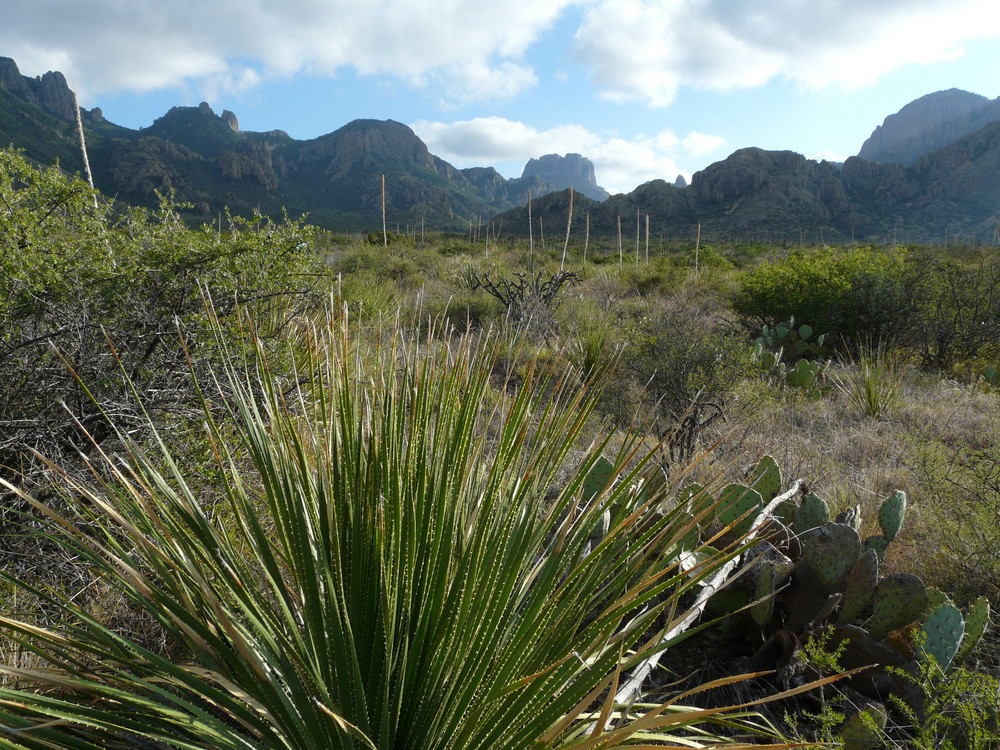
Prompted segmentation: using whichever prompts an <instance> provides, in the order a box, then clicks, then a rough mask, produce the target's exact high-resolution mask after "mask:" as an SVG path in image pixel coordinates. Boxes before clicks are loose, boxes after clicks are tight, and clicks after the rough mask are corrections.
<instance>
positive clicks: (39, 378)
mask: <svg viewBox="0 0 1000 750" xmlns="http://www.w3.org/2000/svg"><path fill="white" fill-rule="evenodd" d="M220 229H221V228H220V227H215V228H209V227H202V228H200V229H196V230H191V229H189V228H187V227H186V226H185V225H184V224H183V223H182V222H181V221H180V219H179V217H178V214H177V212H176V207H175V206H174V205H173V204H171V203H170V202H169V201H167V200H164V202H163V204H162V206H161V208H160V209H159V210H158V211H156V212H153V213H150V212H147V211H144V210H140V209H132V210H127V211H124V212H122V213H116V210H115V207H114V206H113V205H111V204H108V203H105V202H103V201H100V200H95V195H94V193H92V192H91V191H90V190H89V189H88V188H87V186H86V185H84V184H83V183H82V182H81V181H80V180H79V179H73V178H68V177H66V176H65V175H63V174H62V173H61V172H60V171H59V170H58V169H55V168H52V169H48V170H44V171H41V170H37V169H35V168H33V167H32V166H31V165H30V164H28V163H27V161H26V160H25V159H24V158H23V157H21V156H20V155H18V154H16V153H12V152H10V151H0V267H2V269H3V273H2V274H0V380H2V381H3V382H4V388H3V389H0V422H2V423H3V424H5V425H8V426H9V427H8V428H7V429H6V434H5V440H4V441H3V442H2V444H0V465H2V466H4V467H17V468H18V469H19V470H21V471H27V470H28V467H29V466H31V465H32V464H33V463H34V461H35V459H34V458H33V457H32V455H31V453H30V448H29V447H31V448H37V449H40V450H42V451H43V452H44V453H45V454H46V455H47V456H48V457H49V458H50V459H59V458H60V457H62V456H73V455H75V454H76V452H77V450H78V449H79V446H81V445H82V444H83V442H85V433H84V430H85V431H86V432H89V434H90V435H91V436H92V437H94V438H96V439H97V440H98V441H101V440H102V439H103V438H105V437H113V431H112V430H111V428H110V426H109V424H108V421H107V419H106V418H105V416H104V415H102V414H101V413H100V412H99V411H98V410H97V409H96V408H95V407H94V406H93V405H92V404H91V403H90V401H89V399H88V398H87V397H86V396H85V394H84V392H83V390H82V389H81V388H80V386H79V385H78V383H77V382H76V380H75V379H74V377H75V375H76V376H79V377H80V378H81V379H82V380H83V381H84V382H86V383H87V387H88V388H89V389H91V391H92V392H93V393H95V394H97V396H98V397H99V398H100V399H101V401H102V402H103V403H104V405H105V408H106V410H107V411H108V412H110V413H114V414H115V415H116V418H117V419H118V420H119V421H120V423H121V424H130V425H131V427H132V428H134V429H136V430H140V431H142V430H144V425H145V424H146V420H145V419H144V418H143V417H142V415H141V410H140V409H139V408H138V405H137V404H136V403H135V401H134V399H133V398H132V397H131V395H130V394H129V393H128V392H127V389H125V388H124V385H123V383H122V379H121V374H120V368H121V369H123V370H124V371H125V372H126V373H127V375H128V376H129V378H131V380H132V382H133V383H134V384H135V386H136V388H137V389H138V391H139V392H140V393H141V395H142V397H143V403H144V408H145V409H146V410H147V411H149V412H150V413H153V414H158V415H167V414H171V413H177V411H178V410H184V409H189V408H192V407H193V397H194V391H193V389H192V388H191V387H190V386H189V385H183V383H186V382H187V378H186V375H187V373H188V372H189V370H190V369H191V368H194V369H195V370H196V371H198V372H199V373H200V374H202V375H204V374H205V372H206V369H205V368H206V366H207V365H208V363H210V362H211V361H213V360H215V358H216V356H217V351H216V348H215V344H214V343H213V338H212V336H211V335H210V333H209V327H208V316H207V314H206V310H205V299H206V298H210V299H212V300H214V307H215V315H216V316H217V317H218V319H219V321H220V325H222V326H223V327H226V328H231V327H234V326H236V325H237V323H236V315H235V313H236V311H237V309H240V310H242V312H243V314H244V315H247V316H249V317H250V318H251V319H252V320H253V321H254V323H255V324H256V326H257V328H258V330H259V331H260V335H261V336H263V337H264V338H273V337H275V336H277V335H279V334H280V333H281V332H283V331H284V330H285V329H286V327H287V326H289V325H292V324H293V323H294V321H295V320H296V318H297V317H298V316H301V315H302V314H303V313H306V312H308V310H309V309H310V308H312V307H314V306H315V305H316V304H317V303H318V302H319V301H320V300H321V299H322V297H323V296H324V295H325V292H326V290H327V289H328V275H327V274H326V271H325V269H324V268H323V267H322V266H321V265H320V264H319V263H318V262H317V260H316V258H315V256H314V255H313V254H312V251H311V247H310V241H311V231H310V230H309V229H308V228H306V227H303V226H300V225H299V224H296V223H291V222H285V223H280V224H276V223H273V222H271V221H269V220H264V219H261V218H256V219H253V220H242V219H238V218H230V220H229V224H228V227H227V228H226V229H225V230H224V231H220ZM178 334H180V336H181V337H183V339H184V340H185V341H186V342H187V351H184V350H183V349H182V348H181V346H180V345H179V337H178ZM108 339H111V340H112V341H113V342H114V349H113V350H112V349H111V347H110V346H109V345H108ZM281 362H282V360H281V359H280V358H277V357H276V358H275V366H278V365H279V364H280V363H281ZM67 364H68V365H69V366H70V367H71V368H72V370H70V369H69V367H67ZM74 373H75V375H74ZM136 437H138V435H136Z"/></svg>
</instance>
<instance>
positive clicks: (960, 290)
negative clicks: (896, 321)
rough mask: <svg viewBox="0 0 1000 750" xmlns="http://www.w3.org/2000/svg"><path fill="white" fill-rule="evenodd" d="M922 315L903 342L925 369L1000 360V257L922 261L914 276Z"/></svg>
mask: <svg viewBox="0 0 1000 750" xmlns="http://www.w3.org/2000/svg"><path fill="white" fill-rule="evenodd" d="M911 276H912V281H911V283H910V286H911V287H912V290H913V291H912V293H913V296H914V298H915V299H916V300H917V301H918V304H919V315H918V320H917V321H916V325H914V326H913V327H912V328H911V329H910V330H909V331H908V332H907V333H908V335H907V336H906V337H904V340H905V341H906V343H907V344H908V345H909V346H911V347H912V348H913V349H915V350H916V351H917V353H918V355H919V356H920V358H921V360H922V363H923V364H924V366H926V367H934V368H937V369H946V368H948V367H950V366H951V365H954V364H956V363H957V364H968V363H971V362H973V361H974V360H976V359H978V358H981V357H982V358H987V359H991V358H992V359H994V360H995V358H996V357H997V356H1000V258H998V257H997V253H996V251H995V250H991V251H985V252H982V253H979V254H977V255H975V256H973V257H972V258H968V259H962V258H957V257H922V258H919V259H918V262H915V263H914V268H913V270H912V272H911Z"/></svg>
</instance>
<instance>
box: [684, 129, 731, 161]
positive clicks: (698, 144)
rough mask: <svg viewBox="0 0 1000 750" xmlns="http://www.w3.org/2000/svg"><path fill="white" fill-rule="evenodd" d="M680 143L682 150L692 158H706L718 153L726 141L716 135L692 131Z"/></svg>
mask: <svg viewBox="0 0 1000 750" xmlns="http://www.w3.org/2000/svg"><path fill="white" fill-rule="evenodd" d="M682 143H683V144H684V149H685V150H686V151H687V152H688V153H689V154H691V155H692V156H708V155H709V154H714V153H716V152H718V151H720V150H721V149H722V148H723V147H724V146H725V145H726V139H725V138H721V137H720V136H717V135H709V134H708V133H699V132H697V131H693V132H691V133H689V134H688V136H687V137H686V138H685V139H684V140H683V141H682Z"/></svg>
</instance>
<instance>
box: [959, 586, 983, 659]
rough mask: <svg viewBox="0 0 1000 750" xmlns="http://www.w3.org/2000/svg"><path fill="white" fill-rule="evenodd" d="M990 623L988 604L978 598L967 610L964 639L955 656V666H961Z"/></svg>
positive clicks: (981, 598)
mask: <svg viewBox="0 0 1000 750" xmlns="http://www.w3.org/2000/svg"><path fill="white" fill-rule="evenodd" d="M989 622H990V603H989V602H988V601H986V599H985V598H983V597H979V598H978V599H977V600H976V601H975V603H974V604H973V605H972V606H971V607H970V608H969V614H968V615H967V616H966V618H965V639H964V640H963V641H962V646H961V648H959V650H958V653H957V654H955V664H961V663H962V662H964V661H965V660H966V659H968V658H969V656H970V654H972V651H973V649H975V648H976V646H977V645H979V641H981V640H982V638H983V634H984V633H985V632H986V626H987V625H989Z"/></svg>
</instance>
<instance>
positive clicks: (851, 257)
mask: <svg viewBox="0 0 1000 750" xmlns="http://www.w3.org/2000/svg"><path fill="white" fill-rule="evenodd" d="M904 268H905V267H904V258H903V256H901V255H889V254H885V253H881V252H877V251H875V250H872V249H869V248H862V249H857V250H852V251H849V252H835V251H823V252H815V253H804V252H797V253H795V254H793V255H791V256H789V257H788V258H786V259H785V260H783V261H779V262H777V263H765V264H761V265H759V266H757V267H756V268H755V269H754V270H753V271H751V272H750V273H748V274H746V275H745V276H744V277H743V278H742V280H741V283H740V286H739V288H738V289H737V291H736V292H735V294H734V296H733V308H734V309H735V311H736V312H737V313H738V314H739V315H740V316H742V318H743V319H744V321H745V322H746V324H747V326H748V328H749V329H750V330H761V328H762V326H764V325H766V326H769V327H775V326H777V325H779V324H781V323H782V322H783V321H786V322H787V321H790V320H794V321H797V322H798V325H799V326H801V325H803V324H805V325H808V326H810V327H811V328H812V329H813V330H814V331H824V332H836V334H837V336H838V339H839V340H838V341H830V340H829V338H828V339H827V340H826V342H825V343H826V344H827V345H830V344H832V345H834V346H838V345H839V344H840V343H841V341H844V342H847V344H848V345H850V344H851V342H855V341H858V340H861V339H869V340H871V339H874V340H883V339H891V338H894V337H897V336H898V335H899V333H900V332H901V331H903V330H906V329H907V327H908V326H909V323H910V321H911V320H912V318H913V315H914V313H915V302H914V300H913V298H912V295H910V294H909V293H908V290H907V287H906V283H905V277H904Z"/></svg>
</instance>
